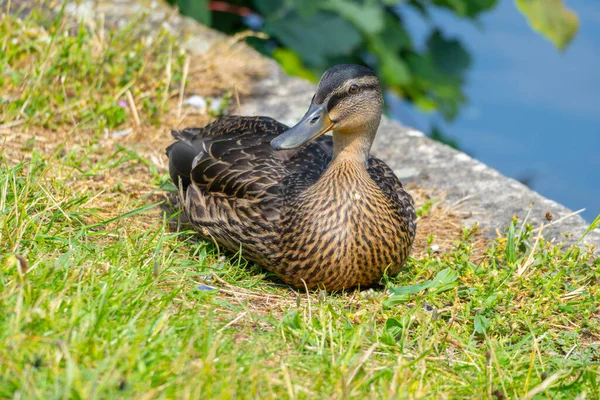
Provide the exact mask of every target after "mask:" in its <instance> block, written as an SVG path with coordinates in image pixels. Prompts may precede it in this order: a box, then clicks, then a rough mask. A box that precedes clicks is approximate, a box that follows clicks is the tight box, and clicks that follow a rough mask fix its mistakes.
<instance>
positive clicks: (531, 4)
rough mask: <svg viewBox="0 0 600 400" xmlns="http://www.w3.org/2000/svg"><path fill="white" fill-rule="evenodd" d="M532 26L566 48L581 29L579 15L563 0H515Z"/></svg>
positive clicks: (557, 44)
mask: <svg viewBox="0 0 600 400" xmlns="http://www.w3.org/2000/svg"><path fill="white" fill-rule="evenodd" d="M515 2H516V5H517V8H518V9H519V11H521V13H523V14H524V15H525V16H526V17H527V20H528V21H529V24H530V25H531V26H532V28H533V29H534V30H535V31H536V32H538V33H540V34H542V35H543V36H545V37H546V38H547V39H549V40H551V41H552V42H553V43H554V45H555V46H556V47H557V48H558V49H560V50H564V49H565V48H566V47H567V45H568V44H569V43H570V42H571V40H573V38H574V37H575V34H576V33H577V30H578V29H579V19H578V18H577V15H576V14H575V13H574V12H572V11H571V10H569V9H568V8H566V7H565V6H564V4H563V1H562V0H515Z"/></svg>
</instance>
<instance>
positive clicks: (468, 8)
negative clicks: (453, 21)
mask: <svg viewBox="0 0 600 400" xmlns="http://www.w3.org/2000/svg"><path fill="white" fill-rule="evenodd" d="M496 2H497V0H433V4H435V5H437V6H439V7H444V8H447V9H449V10H452V11H454V12H455V13H456V14H458V15H459V16H461V17H468V18H475V17H477V16H478V15H479V14H481V13H483V12H485V11H488V10H491V9H492V8H494V6H495V5H496Z"/></svg>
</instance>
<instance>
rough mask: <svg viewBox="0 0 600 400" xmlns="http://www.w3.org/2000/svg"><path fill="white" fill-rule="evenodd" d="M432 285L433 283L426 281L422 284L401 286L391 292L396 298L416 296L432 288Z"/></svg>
mask: <svg viewBox="0 0 600 400" xmlns="http://www.w3.org/2000/svg"><path fill="white" fill-rule="evenodd" d="M431 284H432V281H425V282H421V283H415V284H413V285H407V286H399V287H395V288H391V289H390V292H392V293H393V294H394V295H396V296H402V295H409V294H415V293H419V292H421V291H423V290H425V289H427V288H429V287H431Z"/></svg>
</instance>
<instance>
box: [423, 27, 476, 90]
mask: <svg viewBox="0 0 600 400" xmlns="http://www.w3.org/2000/svg"><path fill="white" fill-rule="evenodd" d="M427 49H428V50H429V53H430V54H431V57H432V60H433V62H434V63H435V65H436V67H437V68H438V70H439V71H441V72H442V73H444V74H446V75H450V76H452V77H455V78H457V79H461V80H462V79H464V75H465V73H466V72H467V70H468V69H469V67H470V66H471V56H470V55H469V53H468V52H467V50H465V48H464V47H463V46H462V44H461V43H460V42H459V41H458V40H456V39H446V38H444V36H443V35H442V33H441V32H440V31H439V30H437V29H436V30H435V31H433V33H432V34H431V35H430V36H429V38H428V39H427Z"/></svg>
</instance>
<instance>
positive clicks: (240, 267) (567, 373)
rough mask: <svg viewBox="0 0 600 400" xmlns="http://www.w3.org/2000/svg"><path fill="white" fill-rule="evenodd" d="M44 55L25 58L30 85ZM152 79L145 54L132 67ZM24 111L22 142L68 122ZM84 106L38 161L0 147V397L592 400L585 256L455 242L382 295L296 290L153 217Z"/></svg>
mask: <svg viewBox="0 0 600 400" xmlns="http://www.w3.org/2000/svg"><path fill="white" fill-rule="evenodd" d="M5 20H6V18H5ZM34 22H35V20H27V21H25V22H24V23H26V24H33V23H34ZM11 26H13V27H14V25H11ZM126 29H130V28H126ZM13 34H14V32H13ZM114 34H115V35H118V34H119V31H117V32H115V33H114ZM2 35H6V32H5V31H3V33H2ZM167 39H168V40H171V39H169V38H168V37H166V36H165V40H167ZM85 40H87V41H84V42H83V43H82V44H81V46H80V49H81V56H82V57H83V56H84V55H85V54H87V53H86V52H87V51H88V50H86V49H88V46H91V42H90V41H92V36H90V37H89V38H88V39H85ZM132 40H133V39H132ZM68 42H69V41H65V42H61V43H62V44H58V43H59V42H58V41H57V42H56V43H57V46H58V47H57V49H59V50H60V49H61V48H62V47H60V46H63V45H65V46H66V43H68ZM0 43H12V42H11V41H7V40H6V38H5V37H4V36H0ZM122 50H123V49H121V50H119V51H122ZM107 51H108V50H107ZM110 51H113V50H110ZM114 51H118V49H114ZM40 54H44V52H42V53H40ZM60 54H62V52H61V51H57V52H56V53H55V55H53V56H52V57H51V59H48V60H46V61H44V60H45V59H44V57H43V56H39V55H38V56H35V57H32V58H29V60H30V64H31V65H32V69H33V70H37V69H39V68H41V66H42V65H43V64H44V63H46V65H54V63H55V62H56V61H57V60H56V58H55V57H60ZM70 57H71V58H74V59H77V57H78V53H74V54H70ZM162 62H163V61H161V59H160V58H155V57H149V58H148V60H147V63H148V65H146V66H144V69H146V70H153V69H155V68H159V66H160V65H164V64H162ZM74 63H75V64H73V65H80V64H78V63H79V61H74ZM94 65H98V64H97V63H96V64H94ZM65 68H66V70H67V71H72V74H73V75H75V74H77V73H78V72H77V71H78V69H77V68H79V67H68V68H67V67H65ZM4 71H5V72H4V73H3V79H11V78H10V77H7V73H6V71H7V70H6V68H5V69H4ZM48 71H50V70H48ZM8 75H10V73H9V74H8ZM45 76H46V77H48V76H51V74H49V75H45ZM22 79H25V80H27V81H29V82H34V81H35V79H33V78H32V77H31V76H24V77H22ZM44 79H45V78H44ZM107 82H108V83H107ZM92 83H93V81H92ZM92 83H90V82H81V83H80V85H81V87H80V88H79V89H77V90H80V92H77V93H79V94H76V95H74V96H73V100H72V101H74V102H75V103H76V102H77V98H78V96H80V95H81V93H83V92H85V90H86V88H89V86H88V85H91V84H92ZM28 87H30V86H28ZM30 89H31V93H41V96H42V97H43V96H46V95H45V94H44V93H46V92H35V90H42V89H41V86H40V87H38V88H37V89H36V88H35V87H30ZM120 89H122V86H121V83H119V82H117V81H112V80H107V81H106V82H105V83H104V84H103V85H102V91H104V92H105V93H114V92H119V90H120ZM163 89H164V88H163ZM44 90H47V96H49V97H46V98H47V99H50V98H55V96H58V95H57V94H56V93H55V92H54V91H52V90H50V89H48V88H46V89H44ZM160 90H162V89H160ZM61 91H62V89H61ZM23 93H27V91H24V92H23ZM24 96H25V97H22V98H26V96H27V95H25V94H24ZM149 96H150V97H151V98H156V99H160V98H161V97H160V93H155V92H152V93H151V94H150V95H149ZM152 96H157V97H152ZM113 101H115V98H110V100H109V101H108V103H111V102H113ZM31 104H32V105H31V107H33V108H30V109H27V110H28V111H27V115H30V116H31V117H30V118H27V126H29V127H30V128H31V129H34V128H38V127H44V128H47V123H49V122H48V121H51V122H52V124H54V126H55V128H56V129H57V130H60V129H64V130H71V129H72V124H71V122H70V117H69V118H68V119H67V120H61V119H49V120H48V119H36V118H33V116H35V115H43V114H44V113H45V112H46V110H48V109H49V108H48V106H47V104H49V103H44V102H40V103H38V102H32V103H31ZM40 104H41V105H40ZM166 104H168V103H166ZM0 106H2V113H3V114H2V115H12V116H13V117H14V118H17V115H16V114H14V115H13V114H12V112H13V111H11V110H13V109H12V108H10V106H7V103H3V104H1V105H0ZM53 107H54V106H53ZM57 107H60V106H57ZM100 109H101V108H99V109H95V110H96V111H93V114H91V115H90V116H89V118H88V120H87V122H86V124H88V126H89V128H88V129H87V130H76V131H75V135H69V136H66V139H61V141H60V142H59V143H57V144H56V146H54V147H51V151H47V149H46V148H45V147H43V146H38V144H36V143H33V144H32V145H31V146H29V145H28V146H16V147H15V146H10V145H8V144H6V143H4V145H3V146H6V147H4V148H3V149H2V155H1V156H0V398H43V399H49V398H233V397H236V398H288V397H291V398H306V399H318V398H497V399H503V398H534V397H535V398H549V399H550V398H552V399H554V398H565V399H571V398H575V397H577V396H579V397H578V398H597V397H598V393H599V391H600V333H599V332H600V308H599V304H600V292H599V284H600V268H599V267H600V261H599V260H598V259H596V258H594V257H593V256H592V253H591V251H589V250H585V249H581V248H579V247H570V248H564V249H561V248H560V247H559V246H557V245H555V244H553V243H549V242H547V241H546V240H545V239H544V237H545V232H542V234H541V235H539V233H538V232H537V231H534V227H532V226H529V225H528V224H527V223H523V222H522V221H515V222H514V223H513V224H512V225H511V227H509V229H508V230H507V233H506V235H505V236H504V237H502V238H500V239H498V240H496V241H494V242H491V243H489V244H487V245H486V248H485V250H484V254H483V255H480V253H481V251H480V249H479V248H478V247H477V245H476V242H475V238H476V235H477V232H476V229H473V230H467V229H465V231H464V234H463V236H462V238H459V239H457V241H456V243H455V245H454V246H453V249H452V250H451V251H449V252H447V253H439V252H434V251H430V252H429V253H428V254H426V255H425V256H422V257H419V258H417V259H411V260H410V262H409V263H408V265H407V266H406V268H405V270H404V271H403V272H402V273H401V274H400V275H399V276H398V277H395V278H390V279H386V280H385V281H384V282H383V284H384V286H385V287H386V288H385V289H384V288H382V289H378V290H370V291H366V292H350V293H342V294H324V293H310V294H306V293H304V292H296V291H294V290H292V289H290V288H288V287H286V286H285V285H282V284H281V283H280V282H279V281H277V280H276V279H275V278H273V277H272V276H271V275H269V274H268V273H266V272H265V271H263V270H261V269H260V268H258V267H257V266H255V265H252V264H248V263H247V262H245V261H244V260H243V258H241V257H239V255H230V254H228V255H225V257H223V255H222V254H220V253H219V252H218V249H217V248H215V247H214V246H213V245H211V244H210V243H206V242H203V241H200V240H198V238H197V237H196V236H195V235H194V234H193V233H192V232H189V231H186V230H185V227H181V226H178V223H177V215H172V214H171V212H170V211H169V210H168V209H167V208H165V207H164V204H156V203H158V202H161V201H166V199H165V195H164V192H165V190H168V185H167V181H168V175H167V173H166V171H165V170H164V168H159V167H157V166H155V164H154V163H153V162H152V160H151V159H150V158H149V154H151V153H149V152H148V151H146V149H145V148H144V147H143V146H142V145H141V144H140V143H135V142H128V144H126V145H118V144H116V143H112V142H105V141H104V140H103V139H102V137H101V136H100V135H98V134H97V132H98V128H99V127H100V126H106V125H103V124H106V116H105V115H104V114H103V112H100V111H98V110H100ZM81 112H82V113H84V112H85V111H84V110H81ZM76 115H78V116H79V117H77V118H81V120H84V119H85V118H86V117H85V114H76ZM148 116H149V114H148V115H147V116H146V117H148ZM146 117H144V118H146ZM125 118H126V120H125V123H127V122H131V118H132V116H131V115H129V114H126V115H125ZM114 126H115V128H116V129H119V128H120V127H121V126H122V125H119V124H118V123H117V124H115V125H114ZM164 128H165V129H166V127H164ZM11 129H13V128H11ZM7 132H8V133H6V134H7V135H9V136H10V135H11V134H13V133H14V131H13V130H8V131H7ZM3 135H4V133H3ZM74 136H76V138H74ZM15 159H17V161H15ZM111 177H113V178H114V179H110V178H111ZM130 180H133V181H135V182H140V184H141V183H143V186H142V187H141V188H140V187H138V186H136V183H131V182H130ZM431 206H432V204H425V205H424V206H423V209H422V210H421V213H422V214H426V213H427V209H428V208H430V207H431ZM599 223H600V219H598V220H596V221H595V225H594V226H595V227H597V226H598V224H599ZM17 256H20V257H21V258H22V259H25V260H26V261H27V265H25V264H23V263H22V262H21V261H20V260H19V258H17Z"/></svg>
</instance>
